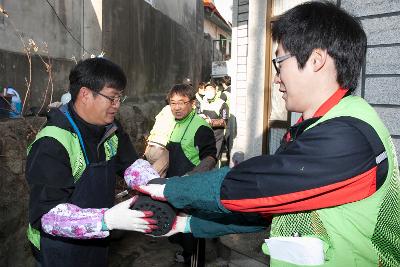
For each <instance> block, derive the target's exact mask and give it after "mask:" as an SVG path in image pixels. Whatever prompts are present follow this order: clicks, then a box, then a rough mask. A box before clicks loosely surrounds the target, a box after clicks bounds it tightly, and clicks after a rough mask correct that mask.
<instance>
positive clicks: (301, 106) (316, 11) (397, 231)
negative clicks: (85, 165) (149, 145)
mask: <svg viewBox="0 0 400 267" xmlns="http://www.w3.org/2000/svg"><path fill="white" fill-rule="evenodd" d="M272 38H273V40H274V41H276V42H277V43H278V46H277V50H276V52H275V55H276V57H275V58H274V59H273V61H272V63H273V66H274V67H275V69H276V75H275V77H274V82H275V83H276V84H278V85H279V91H280V92H282V98H283V99H284V101H285V104H286V109H287V110H288V111H290V112H299V113H301V114H302V116H301V117H300V119H299V120H298V122H297V123H296V124H295V125H293V126H292V127H290V129H289V131H288V132H287V133H286V134H285V136H284V138H283V140H282V144H281V146H280V148H279V149H278V150H277V152H276V153H275V154H274V155H261V156H257V157H254V158H250V159H247V160H245V161H243V162H241V163H239V164H238V165H236V166H235V167H234V168H232V169H231V170H229V169H228V168H222V169H217V170H214V171H212V172H205V173H199V174H196V175H192V176H187V177H171V178H169V179H168V180H166V181H164V184H157V185H155V184H148V185H145V186H141V187H139V188H138V189H139V190H141V191H142V192H144V193H147V194H150V195H151V196H152V197H153V198H157V199H164V200H167V201H168V202H169V203H171V204H172V205H173V206H174V207H176V208H189V209H192V210H202V211H208V212H209V213H211V214H213V213H214V214H220V215H221V214H226V215H227V216H229V215H230V214H233V213H242V214H243V215H250V214H252V213H258V214H260V215H262V216H264V217H265V218H266V219H267V220H266V222H265V224H266V225H268V224H269V220H268V218H269V219H272V224H271V225H270V226H271V233H270V238H268V239H266V241H265V244H264V245H263V251H264V252H265V253H267V254H270V257H271V262H270V265H271V266H272V267H275V266H310V265H314V266H389V267H395V266H400V242H399V240H400V216H399V211H400V177H399V176H400V175H399V166H398V162H397V158H396V151H395V147H394V144H393V140H392V138H391V135H390V132H389V131H388V129H387V128H386V127H385V125H384V124H383V122H382V120H381V119H380V118H379V116H378V114H377V112H376V111H375V110H374V109H373V107H371V106H370V105H369V104H368V103H367V102H366V101H365V100H364V99H362V98H361V97H358V96H353V95H352V92H354V90H355V89H356V88H357V82H358V80H359V76H360V72H361V68H362V66H363V64H364V62H365V55H366V48H367V38H366V34H365V32H364V30H363V28H362V26H361V23H360V22H359V21H358V20H356V19H355V18H354V17H352V16H351V15H349V14H348V13H346V11H344V10H343V9H341V8H339V7H337V6H336V5H335V4H332V3H329V2H319V1H313V2H307V3H303V4H300V5H298V6H296V7H294V8H292V9H290V10H289V11H287V12H285V13H284V14H282V15H281V16H279V18H277V20H276V21H274V23H273V26H272ZM199 181H201V183H200V182H199ZM192 188H196V191H193V190H192ZM210 218H211V216H210ZM193 220H194V222H197V224H196V223H193ZM182 221H184V222H182V223H181V224H180V225H182V227H181V228H180V230H177V229H175V232H181V231H185V232H192V233H193V234H194V235H195V236H197V237H205V236H207V237H210V236H212V235H222V234H226V233H229V232H230V231H231V229H229V227H228V226H227V224H224V225H222V224H221V225H220V227H215V226H213V227H211V226H208V227H207V221H210V219H208V220H207V219H206V220H205V222H204V223H203V224H200V223H198V220H196V217H195V216H194V215H193V216H192V217H191V219H190V216H187V217H186V218H182ZM185 222H186V223H185ZM185 229H190V231H189V230H185Z"/></svg>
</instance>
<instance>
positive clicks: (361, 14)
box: [338, 0, 400, 157]
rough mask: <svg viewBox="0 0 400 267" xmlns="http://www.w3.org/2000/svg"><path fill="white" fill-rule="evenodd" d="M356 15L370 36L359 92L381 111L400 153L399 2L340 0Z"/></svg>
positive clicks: (380, 113) (388, 0) (346, 8)
mask: <svg viewBox="0 0 400 267" xmlns="http://www.w3.org/2000/svg"><path fill="white" fill-rule="evenodd" d="M338 4H339V5H340V6H341V7H342V8H344V9H345V10H347V11H348V12H350V13H352V14H353V15H355V16H357V17H358V18H359V19H360V20H361V23H362V25H363V27H364V30H365V32H366V34H367V38H368V46H367V58H366V63H365V66H364V69H363V72H362V75H361V77H360V81H361V82H360V85H359V88H358V90H357V92H358V94H359V95H361V96H362V97H364V98H365V99H366V100H367V101H368V102H369V103H370V104H371V105H372V106H373V107H374V108H375V109H376V111H377V112H378V113H379V115H380V116H381V118H382V120H383V121H384V123H385V124H386V126H387V127H388V129H389V131H390V134H391V135H392V137H393V139H394V143H395V145H396V148H397V156H398V157H399V155H400V60H399V58H400V1H399V0H386V1H380V0H341V1H340V2H339V3H338Z"/></svg>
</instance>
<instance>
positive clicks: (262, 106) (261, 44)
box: [231, 0, 400, 158]
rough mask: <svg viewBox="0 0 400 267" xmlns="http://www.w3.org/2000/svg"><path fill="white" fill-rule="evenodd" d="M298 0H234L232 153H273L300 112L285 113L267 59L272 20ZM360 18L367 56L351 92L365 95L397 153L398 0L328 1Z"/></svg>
mask: <svg viewBox="0 0 400 267" xmlns="http://www.w3.org/2000/svg"><path fill="white" fill-rule="evenodd" d="M301 2H305V1H302V0H295V1H285V0H233V28H232V61H233V62H232V63H233V64H232V66H233V73H234V74H233V75H232V100H231V106H232V107H231V110H232V113H233V115H234V116H235V118H236V122H237V131H236V139H235V141H234V145H233V152H235V151H242V152H244V155H245V158H250V157H253V156H257V155H260V154H271V153H273V152H274V151H275V149H276V148H277V146H278V145H279V141H280V138H281V136H282V135H283V133H284V132H285V128H286V127H288V126H289V125H290V124H293V122H294V121H295V120H296V118H297V117H298V114H287V113H286V111H285V110H284V103H283V102H282V99H281V97H280V93H279V92H278V90H277V87H276V86H274V85H273V75H274V72H273V71H274V70H273V67H272V64H271V59H272V58H273V53H274V51H275V49H276V44H273V43H272V41H271V36H270V32H271V24H272V23H273V21H274V19H276V16H278V15H279V14H281V13H282V12H284V11H286V10H288V9H290V8H291V7H293V6H295V5H296V4H299V3H301ZM331 2H333V3H335V4H337V5H338V6H340V7H342V8H343V9H345V10H347V11H348V12H349V13H351V14H353V15H354V16H356V17H357V18H359V19H360V21H361V23H362V25H363V27H364V30H365V32H366V34H367V38H368V44H367V56H366V62H365V65H364V66H363V69H362V73H361V76H360V82H359V85H358V88H357V90H356V92H355V94H356V95H359V96H361V97H363V98H364V99H366V100H367V101H368V102H369V103H370V104H371V105H372V106H373V107H374V108H375V109H376V110H377V112H378V113H379V115H380V116H381V118H382V119H383V121H384V123H385V124H386V126H387V127H388V129H389V131H390V133H391V135H392V137H393V141H394V143H395V146H396V147H397V153H398V154H397V155H398V156H399V155H400V154H399V152H400V126H399V125H400V124H399V123H398V121H399V120H400V112H399V111H400V94H399V93H400V63H399V61H398V58H399V55H400V1H397V0H389V1H379V0H331Z"/></svg>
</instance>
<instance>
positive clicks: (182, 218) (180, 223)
mask: <svg viewBox="0 0 400 267" xmlns="http://www.w3.org/2000/svg"><path fill="white" fill-rule="evenodd" d="M191 218H192V216H191V215H188V214H186V213H183V212H181V213H179V214H178V215H176V218H175V221H174V223H173V224H172V228H171V230H170V231H169V232H168V233H166V234H165V235H161V236H153V235H151V234H149V235H150V236H152V237H166V236H171V235H175V234H177V233H190V232H191V229H190V219H191Z"/></svg>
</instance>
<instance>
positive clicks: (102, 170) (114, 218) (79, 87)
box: [26, 58, 156, 267]
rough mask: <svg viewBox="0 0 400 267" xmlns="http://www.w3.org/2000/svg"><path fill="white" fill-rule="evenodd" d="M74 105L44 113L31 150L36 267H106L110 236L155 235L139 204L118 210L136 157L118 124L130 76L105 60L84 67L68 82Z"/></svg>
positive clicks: (82, 64) (29, 177) (31, 213)
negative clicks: (120, 182) (119, 192)
mask: <svg viewBox="0 0 400 267" xmlns="http://www.w3.org/2000/svg"><path fill="white" fill-rule="evenodd" d="M69 81H70V90H69V91H70V93H71V98H72V99H71V101H70V102H69V103H68V104H67V105H63V106H61V107H60V108H54V109H51V110H50V111H49V112H48V114H47V123H46V126H45V127H44V128H43V129H42V130H41V131H40V132H39V133H38V134H37V136H36V139H35V141H34V142H33V144H32V145H31V146H29V148H28V157H27V163H26V179H27V182H28V185H29V188H30V197H29V223H30V224H29V228H28V239H29V240H30V242H31V244H32V249H33V253H34V256H35V259H36V261H37V263H38V265H39V266H51V267H53V266H74V267H78V266H107V263H108V260H107V259H108V244H109V238H108V236H109V234H110V230H112V229H122V230H131V231H138V232H147V233H149V232H151V229H154V227H155V225H154V224H155V223H156V222H155V221H154V220H153V219H150V218H149V217H150V216H152V213H151V212H149V211H144V212H142V211H135V210H131V209H130V206H131V205H132V204H133V203H134V202H135V200H136V198H134V199H129V200H127V201H124V202H122V203H120V204H117V205H115V206H113V205H114V195H115V183H116V175H117V174H118V175H119V176H121V177H123V174H124V170H125V169H126V168H127V167H129V166H130V165H131V164H132V163H133V162H134V161H135V160H136V159H137V154H136V152H135V150H134V148H133V146H132V143H131V141H130V140H129V136H128V135H127V134H126V133H125V132H124V131H123V129H122V127H121V125H120V124H119V122H118V121H116V120H115V119H114V118H115V115H116V114H117V112H118V110H119V107H120V105H121V102H123V101H124V99H125V98H124V96H123V95H122V93H123V90H124V88H125V86H126V77H125V74H124V72H123V71H122V69H121V68H120V67H119V66H117V65H116V64H114V63H113V62H111V61H109V60H107V59H104V58H92V59H87V60H84V61H81V62H79V63H78V64H77V65H76V66H75V67H74V68H73V69H72V71H71V73H70V75H69Z"/></svg>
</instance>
